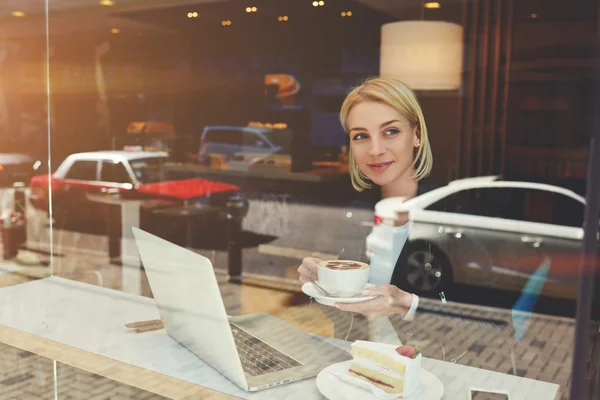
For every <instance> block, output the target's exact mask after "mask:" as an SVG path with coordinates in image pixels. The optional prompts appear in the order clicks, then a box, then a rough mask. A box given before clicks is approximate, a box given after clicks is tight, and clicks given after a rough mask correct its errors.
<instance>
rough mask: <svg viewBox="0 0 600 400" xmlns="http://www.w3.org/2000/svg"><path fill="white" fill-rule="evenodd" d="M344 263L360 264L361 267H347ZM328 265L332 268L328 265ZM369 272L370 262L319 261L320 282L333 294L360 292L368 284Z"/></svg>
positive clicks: (350, 294) (343, 295)
mask: <svg viewBox="0 0 600 400" xmlns="http://www.w3.org/2000/svg"><path fill="white" fill-rule="evenodd" d="M344 264H346V265H347V266H348V265H359V267H358V268H356V269H352V268H351V267H350V268H345V267H344ZM328 265H329V266H330V268H328V267H327V266H328ZM336 266H337V268H335V267H336ZM369 272H370V267H369V264H365V263H363V262H360V261H352V260H330V261H322V262H320V263H319V268H318V270H317V276H318V278H319V284H320V285H321V286H322V287H323V289H325V290H326V291H327V292H328V293H329V294H331V295H332V296H337V297H353V296H356V295H358V294H360V292H361V291H362V290H363V289H364V288H365V286H366V285H367V282H368V281H369Z"/></svg>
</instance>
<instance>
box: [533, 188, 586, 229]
mask: <svg viewBox="0 0 600 400" xmlns="http://www.w3.org/2000/svg"><path fill="white" fill-rule="evenodd" d="M524 206H525V209H524V218H523V220H524V221H528V222H538V223H542V224H554V225H563V226H570V227H578V228H581V227H583V218H584V212H585V206H584V204H583V203H581V202H579V201H577V200H575V199H573V198H571V197H569V196H565V195H563V194H560V193H554V192H549V191H545V190H533V189H529V190H527V191H526V197H525V203H524Z"/></svg>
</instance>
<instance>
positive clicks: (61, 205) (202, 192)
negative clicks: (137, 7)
mask: <svg viewBox="0 0 600 400" xmlns="http://www.w3.org/2000/svg"><path fill="white" fill-rule="evenodd" d="M167 157H168V154H167V153H165V152H143V151H133V152H130V151H99V152H91V153H78V154H72V155H70V156H69V157H67V159H66V160H65V161H64V162H63V163H62V164H61V165H60V166H59V167H58V169H57V170H56V172H55V173H54V174H51V175H39V176H34V177H33V178H32V179H31V182H30V188H31V197H30V198H31V202H32V204H33V206H34V207H35V208H37V209H40V210H46V211H48V210H49V193H48V192H49V190H51V191H52V193H51V195H52V208H53V218H54V221H55V222H56V223H59V221H64V220H65V219H66V218H67V217H68V218H69V219H71V218H73V219H77V220H85V221H86V222H87V221H94V222H99V223H105V222H106V221H108V218H109V214H108V213H109V207H108V205H107V203H106V202H105V201H102V200H103V199H106V198H107V197H109V196H110V195H120V197H121V198H123V199H148V200H151V199H155V200H161V201H164V202H166V203H168V204H172V205H174V206H190V207H193V206H202V205H204V204H210V205H225V203H226V202H227V201H228V200H229V198H230V197H232V196H233V195H235V194H236V192H238V191H239V187H237V186H234V185H230V184H226V183H222V182H214V181H209V180H206V179H199V178H194V179H186V180H177V181H164V168H163V166H164V163H165V161H166V160H167ZM49 183H51V185H49Z"/></svg>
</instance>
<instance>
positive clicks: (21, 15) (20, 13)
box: [11, 11, 25, 17]
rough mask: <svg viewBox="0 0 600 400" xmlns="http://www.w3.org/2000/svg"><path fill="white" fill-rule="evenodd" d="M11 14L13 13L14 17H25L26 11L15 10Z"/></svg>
mask: <svg viewBox="0 0 600 400" xmlns="http://www.w3.org/2000/svg"><path fill="white" fill-rule="evenodd" d="M11 15H12V16H13V17H24V16H25V13H24V12H23V11H13V12H12V13H11Z"/></svg>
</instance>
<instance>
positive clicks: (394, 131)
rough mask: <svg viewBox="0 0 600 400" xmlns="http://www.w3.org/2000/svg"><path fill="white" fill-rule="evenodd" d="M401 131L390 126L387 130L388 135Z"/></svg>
mask: <svg viewBox="0 0 600 400" xmlns="http://www.w3.org/2000/svg"><path fill="white" fill-rule="evenodd" d="M399 132H400V131H399V130H398V129H396V128H390V129H388V130H386V131H385V134H386V135H395V134H397V133H399Z"/></svg>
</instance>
